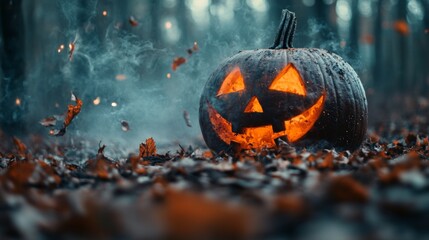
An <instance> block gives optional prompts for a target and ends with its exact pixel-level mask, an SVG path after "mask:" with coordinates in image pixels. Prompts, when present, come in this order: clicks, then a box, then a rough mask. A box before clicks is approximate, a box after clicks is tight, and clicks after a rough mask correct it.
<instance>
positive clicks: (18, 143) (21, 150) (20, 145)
mask: <svg viewBox="0 0 429 240" xmlns="http://www.w3.org/2000/svg"><path fill="white" fill-rule="evenodd" d="M13 143H14V144H15V146H16V150H17V151H18V154H19V155H20V156H22V157H25V154H26V153H27V146H25V144H24V143H23V142H22V141H21V140H20V139H19V138H17V137H13Z"/></svg>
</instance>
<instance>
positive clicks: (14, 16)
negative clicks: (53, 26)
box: [0, 0, 25, 135]
mask: <svg viewBox="0 0 429 240" xmlns="http://www.w3.org/2000/svg"><path fill="white" fill-rule="evenodd" d="M0 17H1V23H2V24H1V32H2V36H3V44H2V46H1V49H0V51H1V53H0V54H1V55H0V59H1V68H2V71H3V77H2V79H1V82H0V111H1V114H0V124H1V128H2V130H3V131H5V132H6V133H7V134H9V135H19V134H20V133H23V132H24V129H23V126H24V124H23V112H24V107H23V104H25V101H23V96H24V78H25V62H24V61H25V36H24V33H25V29H24V18H23V13H22V2H21V0H14V1H1V3H0ZM17 98H19V99H21V104H16V102H15V101H16V99H17Z"/></svg>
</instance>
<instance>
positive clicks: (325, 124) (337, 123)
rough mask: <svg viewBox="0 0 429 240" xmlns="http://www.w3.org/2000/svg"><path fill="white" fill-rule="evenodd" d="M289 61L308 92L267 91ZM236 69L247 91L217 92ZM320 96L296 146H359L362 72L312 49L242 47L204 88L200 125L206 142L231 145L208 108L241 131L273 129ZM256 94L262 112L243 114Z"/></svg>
mask: <svg viewBox="0 0 429 240" xmlns="http://www.w3.org/2000/svg"><path fill="white" fill-rule="evenodd" d="M280 27H282V25H281V26H280ZM288 64H292V65H293V66H294V67H295V68H296V69H297V70H298V72H299V74H300V76H301V78H302V80H303V83H304V86H305V89H306V96H301V95H297V94H293V93H285V92H280V91H273V90H270V89H269V86H270V85H271V84H272V82H273V80H274V79H275V78H276V76H277V75H278V74H279V72H280V71H281V70H282V69H283V68H284V67H285V66H287V65H288ZM235 67H239V69H240V71H241V74H242V77H243V80H244V84H245V89H244V90H243V91H240V92H234V93H230V94H226V95H222V96H217V92H218V90H219V89H220V87H221V85H222V83H223V81H224V79H225V78H226V76H227V75H228V73H230V72H231V70H232V69H234V68H235ZM322 95H324V96H325V98H324V104H323V111H322V113H321V115H320V117H319V118H318V120H317V121H316V122H315V124H314V126H313V127H312V128H311V130H310V131H309V132H307V133H306V134H305V135H304V136H303V137H302V138H301V139H299V140H298V141H296V142H293V144H295V145H297V146H300V145H301V146H310V145H318V146H320V147H336V148H339V149H355V148H357V147H358V146H359V145H360V144H361V142H362V141H363V139H364V136H365V133H366V129H367V101H366V97H365V92H364V89H363V87H362V84H361V82H360V80H359V77H358V75H357V74H356V72H355V71H354V70H353V68H352V67H351V66H350V65H349V64H348V63H346V62H345V61H344V60H343V59H342V58H341V57H339V56H338V55H336V54H333V53H328V52H327V51H325V50H322V49H314V48H312V49H307V48H291V47H287V48H279V49H260V50H251V51H242V52H240V53H238V54H236V55H234V56H232V57H230V58H228V59H226V60H225V61H224V62H223V63H221V64H220V66H219V67H218V68H217V69H216V70H215V71H214V73H213V74H212V75H211V76H210V77H209V80H208V81H207V83H206V86H205V88H204V90H203V93H202V96H201V101H200V126H201V130H202V133H203V136H204V140H205V141H206V144H207V145H208V146H209V147H210V148H211V149H213V150H215V151H222V150H225V151H228V150H230V149H231V146H230V145H229V144H227V143H225V142H224V141H222V140H221V139H220V138H219V136H218V133H217V132H216V131H215V128H214V126H213V125H212V123H211V122H210V119H209V113H208V107H209V106H212V107H213V108H214V109H216V111H217V112H218V113H219V114H220V115H221V116H222V117H223V118H225V119H227V120H228V121H229V122H230V123H231V124H232V130H233V132H234V133H241V131H242V130H243V128H248V127H258V126H265V125H271V126H272V128H273V132H279V131H283V130H285V129H284V128H285V126H284V124H283V122H284V121H285V120H288V119H290V118H292V117H294V116H297V115H299V114H301V113H303V112H304V111H305V110H306V109H308V108H309V107H311V106H312V105H313V104H314V103H315V102H316V101H317V99H318V98H319V97H320V96H322ZM254 96H256V97H257V98H258V100H259V102H260V104H261V106H262V108H263V112H252V113H245V112H244V110H245V108H246V105H247V104H248V102H249V101H250V99H251V98H252V97H254ZM284 140H287V138H285V139H284Z"/></svg>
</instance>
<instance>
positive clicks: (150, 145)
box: [139, 138, 156, 158]
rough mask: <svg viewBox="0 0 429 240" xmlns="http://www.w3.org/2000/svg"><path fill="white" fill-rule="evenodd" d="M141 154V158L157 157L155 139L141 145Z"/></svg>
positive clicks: (149, 139) (147, 140)
mask: <svg viewBox="0 0 429 240" xmlns="http://www.w3.org/2000/svg"><path fill="white" fill-rule="evenodd" d="M139 152H140V153H139V156H140V158H143V157H151V156H155V155H156V144H155V140H153V138H148V139H146V142H145V143H141V144H140V148H139Z"/></svg>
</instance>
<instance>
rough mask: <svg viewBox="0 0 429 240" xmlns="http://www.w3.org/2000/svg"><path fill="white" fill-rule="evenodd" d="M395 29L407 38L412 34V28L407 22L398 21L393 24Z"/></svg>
mask: <svg viewBox="0 0 429 240" xmlns="http://www.w3.org/2000/svg"><path fill="white" fill-rule="evenodd" d="M393 29H395V31H396V32H398V33H400V34H401V35H402V36H406V35H408V34H409V33H410V28H409V26H408V23H407V22H406V21H405V20H398V21H396V22H394V23H393Z"/></svg>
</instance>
